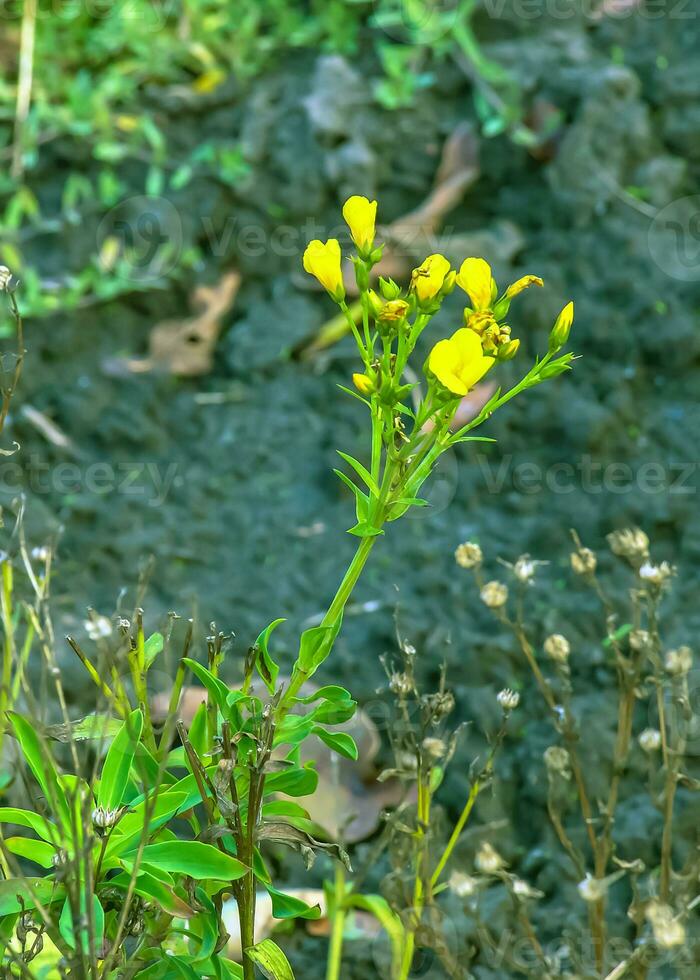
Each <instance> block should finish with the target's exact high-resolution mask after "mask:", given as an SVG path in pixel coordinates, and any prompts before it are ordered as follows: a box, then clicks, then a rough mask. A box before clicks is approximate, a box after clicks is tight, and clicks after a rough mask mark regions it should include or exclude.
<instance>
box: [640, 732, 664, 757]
mask: <svg viewBox="0 0 700 980" xmlns="http://www.w3.org/2000/svg"><path fill="white" fill-rule="evenodd" d="M638 741H639V744H640V746H641V747H642V749H643V750H644V752H656V751H658V749H660V748H661V732H660V731H658V729H656V728H645V729H644V731H643V732H640V734H639V739H638Z"/></svg>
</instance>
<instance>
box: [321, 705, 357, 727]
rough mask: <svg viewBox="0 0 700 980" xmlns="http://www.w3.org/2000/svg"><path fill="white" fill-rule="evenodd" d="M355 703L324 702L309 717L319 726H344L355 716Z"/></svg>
mask: <svg viewBox="0 0 700 980" xmlns="http://www.w3.org/2000/svg"><path fill="white" fill-rule="evenodd" d="M356 708H357V702H356V701H352V700H350V701H324V702H323V704H320V705H319V706H318V708H315V709H314V711H313V712H312V713H311V715H310V717H311V718H313V720H314V721H315V722H317V723H318V724H320V725H344V724H345V722H346V721H350V719H351V718H352V717H353V716H354V714H355V709H356Z"/></svg>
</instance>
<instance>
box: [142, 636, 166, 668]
mask: <svg viewBox="0 0 700 980" xmlns="http://www.w3.org/2000/svg"><path fill="white" fill-rule="evenodd" d="M163 645H164V640H163V634H162V633H152V634H151V636H149V637H148V639H147V640H146V642H145V643H144V645H143V654H144V660H145V663H146V670H148V668H149V667H150V666H151V664H152V663H153V661H154V660H155V659H156V657H157V656H158V654H159V653H161V652H162V650H163Z"/></svg>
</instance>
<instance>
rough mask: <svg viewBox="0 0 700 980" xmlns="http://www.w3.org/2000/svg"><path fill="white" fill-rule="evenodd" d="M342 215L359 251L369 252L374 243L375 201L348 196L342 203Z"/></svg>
mask: <svg viewBox="0 0 700 980" xmlns="http://www.w3.org/2000/svg"><path fill="white" fill-rule="evenodd" d="M343 217H344V218H345V220H346V222H347V225H348V228H349V229H350V234H351V235H352V240H353V241H354V243H355V244H356V245H357V248H358V249H359V251H360V252H369V251H370V250H371V248H372V245H373V244H374V224H375V221H376V219H377V202H376V201H369V200H368V199H367V198H366V197H359V196H358V195H355V196H354V197H349V198H348V199H347V201H346V202H345V204H344V205H343Z"/></svg>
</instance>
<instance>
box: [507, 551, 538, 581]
mask: <svg viewBox="0 0 700 980" xmlns="http://www.w3.org/2000/svg"><path fill="white" fill-rule="evenodd" d="M539 564H541V562H537V561H533V560H532V558H530V556H529V555H521V556H520V558H518V560H517V561H516V563H515V564H514V565H513V574H514V575H515V577H516V578H517V580H518V581H519V582H530V581H532V579H533V578H534V577H535V571H536V569H537V566H538V565H539Z"/></svg>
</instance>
